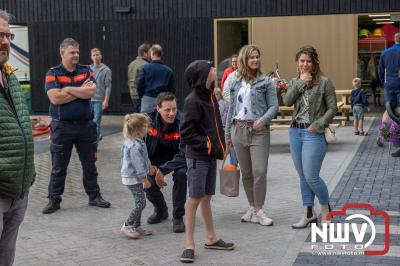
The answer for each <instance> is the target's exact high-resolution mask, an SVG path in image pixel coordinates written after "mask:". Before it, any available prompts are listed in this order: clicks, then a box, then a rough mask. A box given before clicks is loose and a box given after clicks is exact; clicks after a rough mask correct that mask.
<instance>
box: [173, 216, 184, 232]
mask: <svg viewBox="0 0 400 266" xmlns="http://www.w3.org/2000/svg"><path fill="white" fill-rule="evenodd" d="M172 231H174V233H183V232H185V224H184V223H183V219H182V218H177V219H176V218H174V219H173V220H172Z"/></svg>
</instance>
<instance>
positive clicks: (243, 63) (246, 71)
mask: <svg viewBox="0 0 400 266" xmlns="http://www.w3.org/2000/svg"><path fill="white" fill-rule="evenodd" d="M254 51H256V52H257V53H258V54H259V55H260V56H261V53H260V49H258V47H257V46H255V45H245V46H243V47H242V49H240V52H239V56H238V73H239V76H240V77H241V78H243V79H244V80H245V81H246V82H248V83H252V82H253V81H255V80H256V79H257V78H258V77H259V76H260V75H261V74H262V72H261V64H260V67H259V68H258V69H257V70H256V71H255V72H254V71H253V70H252V69H250V67H249V66H248V61H249V58H250V55H251V53H252V52H254Z"/></svg>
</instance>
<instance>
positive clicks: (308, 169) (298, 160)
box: [289, 128, 329, 206]
mask: <svg viewBox="0 0 400 266" xmlns="http://www.w3.org/2000/svg"><path fill="white" fill-rule="evenodd" d="M289 137H290V151H291V154H292V159H293V163H294V166H295V168H296V170H297V173H298V174H299V176H300V189H301V197H302V199H303V205H304V206H313V205H314V198H315V196H317V198H318V200H319V203H320V204H321V205H327V204H328V203H329V193H328V188H327V187H326V184H325V182H324V180H322V178H321V177H320V175H319V174H320V171H321V166H322V162H323V160H324V157H325V154H326V150H327V148H328V144H327V143H326V140H325V135H324V134H323V133H312V132H309V131H308V130H307V129H301V128H290V129H289Z"/></svg>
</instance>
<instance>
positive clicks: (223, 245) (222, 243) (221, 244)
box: [204, 239, 235, 250]
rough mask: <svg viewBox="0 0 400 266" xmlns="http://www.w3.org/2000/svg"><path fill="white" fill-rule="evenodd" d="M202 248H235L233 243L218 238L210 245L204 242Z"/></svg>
mask: <svg viewBox="0 0 400 266" xmlns="http://www.w3.org/2000/svg"><path fill="white" fill-rule="evenodd" d="M204 248H207V249H219V250H233V249H234V248H235V244H233V243H227V242H225V241H224V240H222V239H219V240H218V241H217V242H215V243H214V244H211V245H207V244H204Z"/></svg>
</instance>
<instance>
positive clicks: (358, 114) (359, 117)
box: [350, 78, 368, 136]
mask: <svg viewBox="0 0 400 266" xmlns="http://www.w3.org/2000/svg"><path fill="white" fill-rule="evenodd" d="M350 102H351V109H353V116H354V122H353V126H354V135H360V136H364V135H365V133H364V107H365V106H368V101H367V96H366V95H365V92H364V90H363V89H362V88H361V79H360V78H355V79H353V89H352V91H351V97H350Z"/></svg>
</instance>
